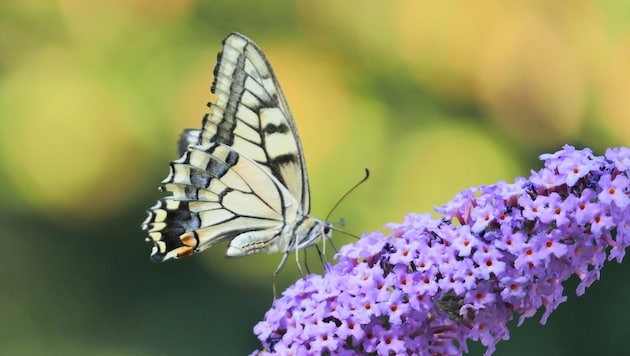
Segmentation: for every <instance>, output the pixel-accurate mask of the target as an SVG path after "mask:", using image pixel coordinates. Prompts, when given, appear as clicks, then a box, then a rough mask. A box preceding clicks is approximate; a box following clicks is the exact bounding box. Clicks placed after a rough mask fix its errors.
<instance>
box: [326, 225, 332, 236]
mask: <svg viewBox="0 0 630 356" xmlns="http://www.w3.org/2000/svg"><path fill="white" fill-rule="evenodd" d="M331 232H332V227H331V226H330V224H328V223H327V224H326V225H324V235H325V236H330V234H331Z"/></svg>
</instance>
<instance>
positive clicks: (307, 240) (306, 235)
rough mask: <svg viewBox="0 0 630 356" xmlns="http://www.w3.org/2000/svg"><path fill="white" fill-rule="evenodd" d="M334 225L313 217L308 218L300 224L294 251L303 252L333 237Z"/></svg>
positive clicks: (296, 231)
mask: <svg viewBox="0 0 630 356" xmlns="http://www.w3.org/2000/svg"><path fill="white" fill-rule="evenodd" d="M332 230H333V229H332V224H331V223H329V222H328V221H321V220H318V219H316V218H313V217H308V218H306V219H305V220H303V221H302V223H300V224H299V225H298V226H297V228H296V230H295V236H296V237H297V238H296V244H297V246H294V247H293V248H294V249H297V250H301V249H304V248H307V247H310V246H313V245H315V244H316V243H318V242H319V241H320V240H321V239H325V238H331V237H332Z"/></svg>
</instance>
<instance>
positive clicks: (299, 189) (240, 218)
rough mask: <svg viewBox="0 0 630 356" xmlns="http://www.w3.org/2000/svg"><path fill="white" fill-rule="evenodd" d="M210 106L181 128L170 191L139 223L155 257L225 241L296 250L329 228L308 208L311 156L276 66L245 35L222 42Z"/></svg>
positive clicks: (243, 251)
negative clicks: (195, 122)
mask: <svg viewBox="0 0 630 356" xmlns="http://www.w3.org/2000/svg"><path fill="white" fill-rule="evenodd" d="M211 91H212V93H214V94H215V95H216V97H217V99H216V102H215V103H209V104H208V106H209V108H210V111H209V113H208V114H206V115H205V116H204V118H203V122H202V127H201V129H200V130H196V129H187V130H184V132H183V133H182V136H181V138H180V141H179V143H178V150H179V154H180V156H181V157H180V158H179V159H177V160H175V161H172V162H171V164H170V174H169V175H168V177H166V179H164V180H163V181H162V184H161V185H160V189H161V190H162V191H165V192H170V193H171V195H170V196H167V197H164V198H162V199H160V200H159V201H158V202H157V204H155V205H154V206H153V207H151V208H150V210H149V211H148V213H149V216H148V218H147V219H146V220H145V221H144V223H143V224H142V229H144V230H146V231H147V233H148V234H149V238H147V241H150V242H152V243H153V251H152V253H151V258H152V259H153V260H154V261H164V260H169V259H173V258H182V257H186V256H190V255H192V254H193V253H196V252H200V251H202V250H205V249H206V248H209V247H211V246H213V245H215V244H216V243H218V242H221V241H229V245H228V248H227V252H226V256H227V257H241V256H246V255H250V254H254V253H258V252H263V251H265V252H282V253H284V256H283V258H282V261H281V262H280V265H279V266H278V268H277V270H276V273H277V272H278V271H279V270H280V269H281V268H282V266H283V265H284V263H285V262H286V259H287V256H288V255H289V254H290V253H291V252H296V253H297V252H298V251H299V250H302V249H304V248H307V247H309V246H312V245H314V244H316V243H317V242H318V241H319V240H320V239H322V238H329V237H330V236H331V235H332V226H331V225H330V224H329V223H328V222H324V221H321V220H318V219H316V218H314V217H311V216H310V215H309V211H310V193H309V186H308V176H307V173H306V163H305V161H304V155H303V152H302V146H301V144H300V138H299V136H298V132H297V128H296V126H295V122H294V121H293V117H292V115H291V111H290V110H289V106H288V105H287V102H286V100H285V98H284V95H283V94H282V90H281V89H280V85H279V84H278V81H277V79H276V77H275V75H274V73H273V70H272V69H271V65H270V64H269V62H268V61H267V58H266V57H265V55H264V54H263V52H262V51H261V49H260V48H259V47H258V46H257V45H256V44H255V43H254V42H253V41H252V40H250V39H249V38H247V37H245V36H243V35H241V34H239V33H232V34H230V35H229V36H227V37H226V38H225V40H223V51H222V52H221V53H219V55H218V58H217V64H216V66H215V68H214V82H213V83H212V87H211Z"/></svg>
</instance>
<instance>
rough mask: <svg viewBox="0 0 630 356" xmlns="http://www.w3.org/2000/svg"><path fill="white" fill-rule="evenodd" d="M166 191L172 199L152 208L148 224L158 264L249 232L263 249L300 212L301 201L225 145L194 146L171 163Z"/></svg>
mask: <svg viewBox="0 0 630 356" xmlns="http://www.w3.org/2000/svg"><path fill="white" fill-rule="evenodd" d="M161 189H162V190H164V191H167V192H170V193H171V194H172V195H171V196H169V197H167V198H164V199H163V200H161V201H159V202H158V204H157V205H156V206H154V207H153V208H152V210H151V211H150V216H149V218H148V219H147V224H148V225H147V226H146V229H147V230H148V232H149V235H150V236H151V238H152V239H153V241H154V242H156V249H155V250H154V253H153V255H152V257H153V259H155V260H158V261H160V260H163V259H168V258H173V257H182V256H185V255H187V254H191V253H193V252H198V251H202V250H204V249H206V248H208V247H211V246H213V245H214V244H216V243H218V242H221V241H223V240H226V239H234V238H237V237H238V236H239V235H241V234H244V233H248V234H250V235H251V234H252V233H254V234H256V236H258V237H259V238H258V239H257V241H258V246H257V247H258V249H261V248H264V247H266V246H268V245H269V244H271V243H273V242H275V241H276V239H277V238H278V237H279V236H280V234H281V232H282V228H283V227H284V221H285V220H286V219H295V217H296V214H297V213H298V209H297V205H298V203H297V201H296V200H295V198H293V197H292V195H291V193H290V192H289V191H288V190H286V189H285V188H284V187H283V186H282V185H280V184H279V182H277V180H276V179H275V178H274V177H273V176H271V175H270V174H268V173H267V172H266V171H265V170H264V169H263V168H262V167H261V166H260V165H258V164H257V163H255V162H254V161H252V160H251V159H249V158H248V157H246V156H243V155H240V154H239V153H238V152H236V151H235V150H233V149H232V148H231V147H229V146H226V145H223V144H217V143H213V144H210V145H199V146H196V145H193V146H189V147H188V149H187V151H186V152H185V153H184V154H183V156H182V157H180V158H179V159H177V160H175V161H173V162H172V163H171V171H170V174H169V175H168V177H167V178H166V179H165V180H164V181H162V185H161ZM182 235H186V236H184V237H182ZM278 247H283V246H280V245H278ZM254 249H255V248H254V247H252V250H251V252H248V253H254V252H256V251H255V250H254ZM231 257H238V256H231Z"/></svg>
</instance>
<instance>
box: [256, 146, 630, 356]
mask: <svg viewBox="0 0 630 356" xmlns="http://www.w3.org/2000/svg"><path fill="white" fill-rule="evenodd" d="M541 159H543V160H544V161H545V166H544V168H542V169H541V170H540V171H537V172H532V176H531V177H530V178H529V179H525V178H517V179H516V182H515V183H513V184H507V183H504V182H499V183H498V184H496V185H493V186H481V187H477V188H472V189H468V190H465V191H463V192H462V193H460V194H458V195H457V196H456V197H455V198H454V199H453V200H452V201H451V202H449V203H447V204H445V205H443V206H442V207H440V208H437V209H436V210H437V211H438V212H439V213H441V214H443V216H442V217H441V218H440V219H437V220H436V219H433V218H432V217H431V216H430V215H429V214H425V215H418V214H409V215H407V216H406V217H405V219H404V222H403V223H402V224H389V225H387V227H388V228H390V229H392V230H393V231H392V232H391V233H390V234H389V235H383V234H382V233H380V232H374V233H372V234H367V235H365V236H364V237H363V238H361V239H360V240H359V241H358V242H356V243H355V244H351V245H346V246H344V247H343V248H341V249H340V251H339V253H338V255H337V258H338V260H339V262H338V264H337V265H335V266H333V267H331V268H330V270H329V271H328V272H327V273H326V275H325V276H323V277H322V276H317V275H309V276H307V277H306V278H304V279H300V280H299V281H297V282H296V283H295V284H294V285H293V286H291V287H290V288H289V289H287V290H286V291H285V292H284V294H283V296H282V297H281V298H280V299H277V300H276V301H275V303H274V305H273V306H272V308H271V310H269V311H268V312H267V313H266V315H265V320H263V321H261V322H260V323H259V324H258V325H256V327H255V328H254V332H255V333H256V335H258V337H259V339H260V341H261V342H262V345H263V349H262V350H261V351H257V352H255V353H254V354H259V355H272V354H281V355H305V354H317V355H320V354H323V355H355V354H368V355H412V354H413V355H460V354H462V353H465V352H467V345H466V342H467V341H468V340H469V339H470V340H475V341H477V340H478V341H480V342H481V343H482V344H483V345H485V346H486V347H487V351H486V355H490V354H492V353H493V352H494V350H495V346H496V344H497V343H498V342H499V341H500V340H506V339H508V338H509V331H508V329H507V327H506V324H507V322H508V321H510V320H511V319H512V318H513V316H514V315H518V316H519V325H520V323H522V322H523V321H524V319H525V318H527V317H531V316H533V315H534V314H535V313H536V312H537V311H538V310H539V309H540V308H543V307H544V310H545V311H544V314H543V316H542V320H541V323H542V324H545V322H546V321H547V318H548V317H549V315H550V314H551V312H552V311H553V310H555V309H556V308H557V307H558V306H559V305H560V304H561V303H562V302H564V301H565V300H566V296H565V295H564V294H563V292H564V288H563V286H562V282H564V281H565V280H567V279H568V278H569V277H571V276H572V275H573V274H576V275H577V276H578V277H579V279H580V281H581V282H580V284H579V286H578V289H577V294H578V295H581V294H583V293H584V291H585V289H586V288H587V287H588V286H590V285H591V284H592V283H593V282H594V281H596V280H597V279H598V278H599V273H600V269H601V267H602V265H603V263H604V261H605V260H606V259H609V260H612V259H616V260H617V261H618V262H621V260H622V258H623V256H624V253H625V249H626V247H627V246H628V244H629V243H630V221H629V220H630V211H629V210H630V207H629V206H630V198H629V192H628V189H629V183H630V180H629V179H628V177H629V176H630V174H629V173H630V149H628V148H616V149H610V150H608V151H607V152H606V155H605V157H598V156H594V155H593V154H592V152H591V150H589V149H584V150H576V149H575V148H573V147H571V146H564V148H563V150H561V151H559V152H556V153H554V154H546V155H542V156H541Z"/></svg>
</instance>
